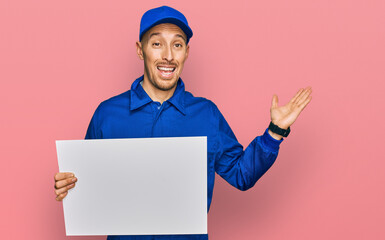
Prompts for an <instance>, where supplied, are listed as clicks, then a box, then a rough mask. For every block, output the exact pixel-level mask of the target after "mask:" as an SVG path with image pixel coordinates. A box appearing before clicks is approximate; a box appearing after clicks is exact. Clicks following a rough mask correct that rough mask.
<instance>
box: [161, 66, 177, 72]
mask: <svg viewBox="0 0 385 240" xmlns="http://www.w3.org/2000/svg"><path fill="white" fill-rule="evenodd" d="M158 69H159V70H163V71H174V69H175V68H166V67H158Z"/></svg>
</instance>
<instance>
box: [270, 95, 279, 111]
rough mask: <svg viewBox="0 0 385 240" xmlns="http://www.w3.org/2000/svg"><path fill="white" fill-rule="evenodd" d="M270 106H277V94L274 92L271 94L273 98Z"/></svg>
mask: <svg viewBox="0 0 385 240" xmlns="http://www.w3.org/2000/svg"><path fill="white" fill-rule="evenodd" d="M271 107H272V108H276V107H278V96H277V95H275V94H274V95H273V100H272V101H271Z"/></svg>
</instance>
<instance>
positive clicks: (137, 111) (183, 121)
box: [55, 6, 311, 240]
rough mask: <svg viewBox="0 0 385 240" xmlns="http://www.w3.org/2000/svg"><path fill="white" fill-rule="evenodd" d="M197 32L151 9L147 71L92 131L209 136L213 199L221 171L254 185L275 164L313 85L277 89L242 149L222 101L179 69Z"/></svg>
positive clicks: (241, 185) (66, 182) (60, 179)
mask: <svg viewBox="0 0 385 240" xmlns="http://www.w3.org/2000/svg"><path fill="white" fill-rule="evenodd" d="M192 35H193V33H192V30H191V28H190V27H189V25H188V22H187V20H186V18H185V17H184V15H183V14H182V13H180V12H178V11H177V10H175V9H173V8H170V7H167V6H162V7H159V8H155V9H151V10H149V11H147V12H146V13H145V14H144V15H143V17H142V20H141V24H140V34H139V41H138V42H136V48H137V55H138V56H139V58H140V59H141V60H143V61H144V74H143V75H142V76H141V77H139V78H137V79H136V80H135V81H134V82H133V84H132V86H131V90H129V91H127V92H124V93H122V94H120V95H118V96H115V97H112V98H110V99H108V100H106V101H104V102H102V103H101V104H100V105H99V106H98V108H97V109H96V111H95V113H94V115H93V117H92V119H91V122H90V125H89V127H88V130H87V134H86V139H100V138H138V137H181V136H184V137H186V136H207V151H208V152H207V158H208V159H207V164H208V165H207V174H208V183H207V184H208V191H207V193H208V196H207V200H208V201H207V204H208V209H209V207H210V203H211V199H212V193H213V187H214V177H215V172H217V173H218V174H219V175H220V176H221V177H223V178H224V179H225V180H226V181H227V182H229V183H230V184H231V185H233V186H234V187H236V188H238V189H240V190H247V189H249V188H250V187H252V186H254V184H255V182H256V181H257V180H258V179H259V178H260V177H261V176H262V175H263V174H264V173H265V172H266V171H267V170H268V169H269V168H270V166H271V165H272V164H273V163H274V161H275V159H276V158H277V155H278V150H279V145H280V143H281V142H282V141H283V139H282V137H283V136H287V134H288V133H289V132H290V128H289V127H290V125H292V124H293V123H294V121H295V120H296V118H297V117H298V116H299V114H300V112H301V111H302V110H303V109H304V108H305V106H306V105H307V104H308V103H309V102H310V100H311V96H310V93H311V88H310V87H308V88H306V89H300V90H299V91H298V92H297V94H296V95H295V96H294V97H293V98H292V99H291V100H290V102H289V103H287V104H286V105H285V106H281V107H278V97H277V96H275V95H274V96H273V100H272V106H271V109H270V113H271V124H270V125H269V128H268V129H266V130H265V132H264V134H263V135H262V136H258V137H256V138H255V139H254V140H253V141H252V142H251V143H250V144H249V146H248V147H247V148H246V149H245V151H243V147H242V145H241V144H239V143H238V141H237V139H236V137H235V136H234V134H233V132H232V130H231V129H230V127H229V125H228V124H227V122H226V120H225V119H224V117H223V116H222V114H221V113H220V111H219V110H218V108H217V107H216V105H215V104H214V103H213V102H211V101H209V100H207V99H205V98H199V97H194V96H193V95H192V94H191V93H189V92H187V91H185V89H184V83H183V81H182V79H181V78H180V77H179V76H180V74H181V73H182V70H183V66H184V63H185V61H186V59H187V57H188V54H189V45H188V43H189V40H190V38H191V37H192ZM76 181H77V178H76V177H75V176H74V174H73V173H57V174H56V175H55V193H56V195H57V197H56V200H58V201H61V200H62V199H63V198H64V197H66V195H67V194H68V190H69V189H71V188H73V187H74V186H75V182H76ZM170 238H172V239H208V236H207V234H203V235H182V236H181V235H175V236H172V237H171V236H166V235H162V236H108V239H146V240H147V239H170Z"/></svg>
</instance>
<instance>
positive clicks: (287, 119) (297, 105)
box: [270, 86, 312, 129]
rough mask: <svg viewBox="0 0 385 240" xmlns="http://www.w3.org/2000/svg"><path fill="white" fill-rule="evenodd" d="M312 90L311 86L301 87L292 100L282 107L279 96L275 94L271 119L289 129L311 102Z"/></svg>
mask: <svg viewBox="0 0 385 240" xmlns="http://www.w3.org/2000/svg"><path fill="white" fill-rule="evenodd" d="M311 92H312V89H311V87H310V86H309V87H307V88H305V89H302V88H301V89H300V90H299V91H298V92H297V94H296V95H295V96H294V97H293V98H292V99H291V100H290V102H288V103H287V104H286V105H284V106H280V107H278V96H277V95H275V94H274V95H273V100H272V103H271V108H270V117H271V121H272V122H273V123H274V124H275V125H277V126H278V127H280V128H282V129H288V128H289V127H290V125H292V124H293V123H294V122H295V120H296V119H297V117H298V116H299V114H300V113H301V112H302V110H303V109H304V108H305V107H306V105H307V104H308V103H309V102H310V100H311V98H312V97H311V96H310V93H311Z"/></svg>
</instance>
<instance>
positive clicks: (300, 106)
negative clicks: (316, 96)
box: [298, 96, 312, 111]
mask: <svg viewBox="0 0 385 240" xmlns="http://www.w3.org/2000/svg"><path fill="white" fill-rule="evenodd" d="M311 99H312V96H309V97H308V98H306V100H305V101H304V102H303V103H301V104H300V105H299V106H298V107H299V109H300V111H302V110H303V109H304V108H305V107H306V106H307V104H308V103H309V102H310V101H311Z"/></svg>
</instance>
